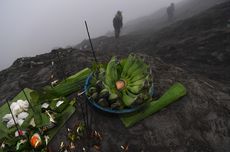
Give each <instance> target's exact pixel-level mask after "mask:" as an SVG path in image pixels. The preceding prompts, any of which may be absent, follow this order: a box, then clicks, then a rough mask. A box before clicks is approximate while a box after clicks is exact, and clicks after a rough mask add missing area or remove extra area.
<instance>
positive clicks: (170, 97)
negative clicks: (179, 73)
mask: <svg viewBox="0 0 230 152" xmlns="http://www.w3.org/2000/svg"><path fill="white" fill-rule="evenodd" d="M185 95H186V88H185V87H184V86H183V85H182V84H181V83H175V84H174V85H173V86H172V87H170V88H169V89H168V90H167V91H166V92H165V93H164V94H163V96H161V97H160V98H159V99H158V100H156V101H152V102H151V103H150V104H149V105H148V107H147V108H146V109H143V111H141V112H138V113H134V114H131V115H126V116H123V117H121V121H122V122H123V124H124V125H125V127H131V126H133V125H134V124H136V123H137V122H139V121H141V120H143V119H145V118H146V117H148V116H150V115H152V114H154V113H156V112H158V111H160V110H161V109H163V108H165V107H166V106H168V105H169V104H171V103H173V102H175V101H177V100H178V99H179V98H181V97H183V96H185Z"/></svg>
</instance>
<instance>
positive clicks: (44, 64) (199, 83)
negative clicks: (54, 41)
mask: <svg viewBox="0 0 230 152" xmlns="http://www.w3.org/2000/svg"><path fill="white" fill-rule="evenodd" d="M58 51H60V52H61V53H60V54H61V61H62V63H63V65H62V66H63V67H64V71H65V73H67V75H71V74H73V73H74V72H76V71H78V70H80V69H82V68H84V67H86V66H90V65H91V60H93V58H92V54H91V52H90V51H80V50H75V49H66V50H58ZM97 55H98V57H99V61H101V62H104V61H108V60H109V58H110V55H109V54H106V53H103V54H101V53H100V52H97ZM140 55H141V56H144V57H145V58H146V61H147V62H148V63H149V64H150V65H151V68H152V70H153V73H154V80H155V84H156V89H157V92H158V93H159V94H162V93H163V92H164V91H165V90H166V89H167V88H169V87H170V86H171V85H172V84H173V83H174V82H181V83H183V84H184V85H185V86H186V88H187V90H188V94H187V96H185V97H184V98H182V99H181V100H180V101H178V102H177V103H175V104H173V105H171V106H169V107H168V108H166V109H164V110H162V111H161V112H159V113H157V114H155V115H153V116H151V117H149V118H147V119H145V120H144V121H143V122H141V123H139V124H138V125H136V126H134V127H132V128H129V129H126V128H125V127H124V126H123V125H122V123H121V121H120V119H119V117H116V116H109V115H108V116H107V115H105V114H102V113H100V112H96V111H92V112H91V113H93V123H92V124H93V128H94V129H96V130H98V131H99V132H100V133H101V135H102V137H103V140H102V145H101V151H114V152H117V151H121V147H120V146H121V145H124V144H128V145H129V151H132V152H135V151H146V152H148V151H152V150H155V151H228V150H229V149H230V147H229V146H230V134H229V133H230V130H229V128H230V120H229V117H230V102H229V101H230V95H229V90H230V89H229V87H226V86H225V85H223V84H222V83H218V82H216V81H213V80H210V79H208V78H205V77H203V76H201V75H197V74H189V73H188V72H186V71H185V70H183V69H181V68H179V67H176V66H173V65H171V64H166V63H164V62H163V61H162V60H161V59H160V58H154V57H151V56H148V55H144V54H140ZM120 56H125V54H121V55H120ZM52 61H56V62H55V63H56V65H57V68H56V77H59V78H61V77H62V72H61V70H60V68H59V66H60V65H59V63H58V62H57V61H58V60H57V57H56V51H52V52H51V53H49V54H44V55H39V56H37V57H33V58H26V59H18V60H17V61H15V63H14V65H13V66H12V67H11V68H10V69H8V70H5V71H2V72H1V74H0V75H1V77H0V78H1V81H0V82H1V86H2V87H1V90H0V95H1V99H3V98H5V97H13V96H14V95H15V94H16V93H17V92H18V91H19V90H20V89H19V86H18V81H19V80H22V79H23V80H24V85H25V86H28V87H30V88H34V89H38V88H39V87H41V86H44V85H45V84H48V83H49V76H50V73H51V70H50V68H51V62H52ZM16 69H17V70H16ZM79 117H81V114H80V113H79V109H78V110H77V112H76V113H75V114H74V115H73V116H72V117H71V119H70V120H69V121H68V123H67V124H66V126H65V127H64V128H63V129H62V130H61V131H60V132H59V134H58V135H57V136H56V138H55V139H54V140H53V141H52V142H51V147H52V148H53V149H54V151H57V148H58V146H59V144H60V142H61V141H66V133H67V128H73V126H74V125H75V124H76V122H77V121H78V120H79V119H80V118H79ZM79 151H80V150H79Z"/></svg>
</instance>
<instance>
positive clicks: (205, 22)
mask: <svg viewBox="0 0 230 152" xmlns="http://www.w3.org/2000/svg"><path fill="white" fill-rule="evenodd" d="M137 33H138V34H128V35H124V36H122V37H121V38H120V40H118V41H116V40H115V39H114V38H113V37H100V38H98V39H94V40H93V42H94V45H95V48H96V50H98V51H112V52H130V51H138V52H142V53H143V52H144V53H148V54H149V55H151V56H158V57H160V58H161V59H163V60H164V61H165V62H167V63H172V64H176V65H177V66H180V67H183V68H185V69H186V70H188V71H191V72H195V73H200V74H203V75H206V76H207V77H209V78H211V79H214V80H218V81H222V82H224V83H228V84H230V1H228V2H225V3H222V4H218V5H217V6H215V7H213V8H210V9H208V10H206V11H205V12H202V13H201V14H198V15H195V16H193V17H191V18H188V19H185V20H181V21H178V22H175V23H173V24H170V25H168V26H167V27H165V28H163V29H162V30H160V31H157V32H156V31H155V29H154V27H153V28H152V30H150V29H149V30H148V32H137ZM89 46H90V45H89V44H88V41H83V42H82V43H81V44H79V45H78V46H77V47H78V48H81V49H83V48H89Z"/></svg>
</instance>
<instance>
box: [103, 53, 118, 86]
mask: <svg viewBox="0 0 230 152" xmlns="http://www.w3.org/2000/svg"><path fill="white" fill-rule="evenodd" d="M117 79H118V75H117V62H116V58H115V57H113V58H112V59H111V60H110V62H109V63H108V65H107V68H106V74H105V83H106V84H107V85H108V86H109V87H115V81H116V80H117Z"/></svg>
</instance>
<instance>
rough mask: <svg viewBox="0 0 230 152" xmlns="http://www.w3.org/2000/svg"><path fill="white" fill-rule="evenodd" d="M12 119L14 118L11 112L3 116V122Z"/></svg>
mask: <svg viewBox="0 0 230 152" xmlns="http://www.w3.org/2000/svg"><path fill="white" fill-rule="evenodd" d="M10 119H12V115H11V114H6V115H5V116H4V117H2V121H3V122H8V121H9V120H10Z"/></svg>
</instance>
